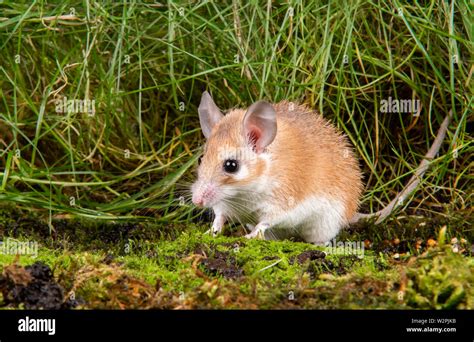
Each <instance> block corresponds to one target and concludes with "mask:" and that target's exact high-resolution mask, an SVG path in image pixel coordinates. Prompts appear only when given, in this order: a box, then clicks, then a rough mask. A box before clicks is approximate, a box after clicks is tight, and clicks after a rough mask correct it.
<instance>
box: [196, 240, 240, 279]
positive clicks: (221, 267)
mask: <svg viewBox="0 0 474 342" xmlns="http://www.w3.org/2000/svg"><path fill="white" fill-rule="evenodd" d="M206 249H207V252H206ZM195 254H198V255H202V256H203V257H204V258H203V259H202V260H201V265H202V267H203V268H204V271H205V272H206V273H207V274H209V275H211V276H222V277H224V278H226V279H237V278H240V277H242V276H243V275H244V271H243V269H242V268H240V266H239V265H238V264H237V261H236V259H235V257H234V256H233V255H231V254H230V253H228V252H221V251H218V250H217V249H216V247H215V246H212V247H210V248H205V247H204V246H199V247H198V248H196V250H195ZM208 255H210V256H209V257H208Z"/></svg>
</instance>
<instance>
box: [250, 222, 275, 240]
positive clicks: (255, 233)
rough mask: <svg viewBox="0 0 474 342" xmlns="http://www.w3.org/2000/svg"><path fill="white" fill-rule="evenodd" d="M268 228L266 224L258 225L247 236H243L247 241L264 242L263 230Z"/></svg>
mask: <svg viewBox="0 0 474 342" xmlns="http://www.w3.org/2000/svg"><path fill="white" fill-rule="evenodd" d="M269 227H270V225H269V224H268V223H259V224H257V225H256V226H255V228H254V229H253V230H252V232H250V233H249V234H247V235H245V237H246V238H247V239H260V240H265V230H267V229H268V228H269Z"/></svg>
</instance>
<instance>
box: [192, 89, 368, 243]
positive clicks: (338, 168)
mask: <svg viewBox="0 0 474 342" xmlns="http://www.w3.org/2000/svg"><path fill="white" fill-rule="evenodd" d="M198 113H199V122H200V126H201V130H202V133H203V135H204V137H205V143H204V145H203V155H202V157H201V159H200V162H199V165H198V168H197V179H196V180H195V182H194V183H193V184H192V186H191V193H192V202H193V203H194V204H195V205H196V206H198V207H203V208H211V209H212V211H213V212H214V214H215V218H214V220H213V222H212V226H211V228H210V230H209V233H211V234H213V235H217V234H219V233H221V232H222V229H223V227H224V225H225V224H226V223H227V222H233V223H239V224H241V225H243V226H244V227H246V228H247V229H248V230H249V232H248V234H247V235H245V237H246V238H261V239H267V240H282V239H291V238H296V239H301V240H303V241H305V242H309V243H313V244H325V243H327V242H328V241H330V240H332V239H333V238H334V237H335V236H336V235H337V234H338V233H339V232H340V230H341V229H342V228H344V227H345V226H346V225H347V224H348V223H349V222H350V219H351V218H352V217H353V216H354V215H355V213H356V212H357V209H358V206H359V199H360V196H361V193H362V189H363V182H362V175H361V170H360V167H359V162H358V159H357V157H356V154H355V152H354V148H353V147H352V146H351V144H350V142H349V139H348V137H347V136H346V135H345V134H343V133H342V132H341V131H340V130H338V129H337V128H336V126H335V125H333V124H332V123H331V122H330V121H329V120H327V119H325V118H324V117H323V116H322V115H321V114H319V113H318V112H317V111H315V110H312V109H310V108H309V107H308V106H306V105H303V104H297V103H293V102H290V101H286V100H284V101H281V102H278V103H275V104H272V103H269V102H267V101H257V102H255V103H253V104H252V105H251V106H250V107H248V108H247V109H239V108H235V109H232V110H230V111H228V113H227V114H226V115H224V114H223V113H222V112H221V110H220V109H219V108H218V107H217V105H216V104H215V102H214V100H213V99H212V97H211V95H210V94H209V93H208V92H207V91H205V92H204V93H203V94H202V97H201V102H200V104H199V107H198Z"/></svg>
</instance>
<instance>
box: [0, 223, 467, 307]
mask: <svg viewBox="0 0 474 342" xmlns="http://www.w3.org/2000/svg"><path fill="white" fill-rule="evenodd" d="M0 222H1V223H0V231H2V236H3V237H4V239H6V238H7V237H8V236H12V237H13V238H15V239H18V241H35V242H38V243H39V249H38V255H37V256H36V257H34V256H31V255H21V256H19V258H18V260H17V262H18V263H19V264H20V265H29V264H32V263H34V262H35V261H43V262H45V263H46V264H47V265H49V266H50V267H51V268H52V270H53V272H54V276H55V279H56V280H57V281H58V283H59V284H60V285H61V286H62V287H63V289H64V293H65V295H67V296H70V295H71V294H72V295H74V296H75V297H76V298H80V303H79V304H80V305H79V307H86V308H148V307H160V308H292V307H295V308H320V309H326V308H341V309H342V308H348V309H352V308H395V309H403V308H434V309H446V308H474V303H473V297H474V289H473V288H472V285H471V284H473V283H474V276H473V274H474V272H473V271H474V259H473V258H472V256H471V254H470V252H469V247H470V243H469V242H468V241H466V240H464V239H462V236H461V235H460V234H459V232H456V231H455V230H452V229H451V228H450V227H451V226H447V228H446V229H442V230H441V231H442V234H440V233H439V231H440V230H439V228H440V227H439V228H438V230H437V231H436V230H433V231H431V230H430V232H429V233H428V234H424V233H423V232H420V231H418V234H414V233H412V232H410V231H409V230H408V229H407V230H405V231H401V232H398V233H396V232H395V230H394V229H393V228H390V223H389V224H388V225H387V227H388V228H387V231H384V232H382V233H377V234H375V233H374V232H373V231H372V228H371V227H368V229H367V231H366V232H365V234H364V233H363V232H361V231H359V230H356V231H353V232H351V230H350V229H349V230H347V231H345V232H344V233H343V234H341V235H340V236H339V237H338V241H358V240H359V239H361V237H362V236H363V237H365V238H366V239H367V240H370V243H371V244H372V247H371V248H370V249H366V250H364V254H363V257H358V256H356V255H350V254H334V253H333V252H334V250H331V249H329V248H326V247H317V246H314V245H311V244H307V243H302V242H293V241H262V240H247V239H244V238H238V237H230V236H218V237H212V236H210V235H207V234H204V233H203V232H204V231H205V230H206V229H207V227H204V226H199V225H189V226H187V228H186V227H183V226H176V225H173V226H169V225H165V226H162V225H153V224H123V223H117V224H114V223H108V224H107V225H104V224H103V223H96V222H88V221H80V222H79V221H63V222H59V224H56V231H55V232H52V233H49V232H48V229H47V226H45V224H44V223H41V222H40V221H38V222H36V225H35V226H34V227H33V228H32V227H31V226H30V224H31V222H32V219H27V218H25V219H23V221H20V223H22V224H24V226H21V225H20V228H22V229H15V230H11V229H10V228H11V225H12V221H11V220H9V219H7V218H5V217H3V219H2V221H0ZM15 222H18V220H15ZM391 222H393V221H391ZM15 224H17V225H18V223H15ZM59 228H60V229H59ZM385 228H386V227H384V228H382V227H379V228H378V229H379V230H383V229H385ZM165 231H166V232H167V233H166V234H164V232H165ZM14 232H17V233H14ZM18 232H19V233H18ZM395 233H396V234H395ZM454 236H458V238H459V240H458V241H457V242H456V246H454V245H453V244H452V243H451V237H454ZM398 237H400V240H401V241H400V242H396V243H395V242H393V241H394V239H395V238H398ZM428 237H434V239H437V241H439V244H438V245H436V244H434V246H433V247H432V248H426V246H427V243H426V242H425V243H423V244H421V245H419V246H418V247H416V246H415V245H413V244H412V245H411V246H410V243H411V242H413V241H415V242H416V241H418V240H419V239H427V238H428ZM461 240H462V241H461ZM387 241H389V242H390V241H391V242H390V243H389V244H387ZM424 241H426V240H424ZM433 241H434V240H433ZM443 241H445V243H443ZM418 244H419V243H418ZM432 244H433V243H432ZM420 246H421V247H420ZM454 247H456V249H457V253H454V252H453V251H452V249H453V248H454ZM318 251H319V252H318ZM321 251H324V252H326V253H327V255H323V254H322V253H321ZM339 252H341V250H339ZM15 260H16V256H14V255H8V254H0V272H3V268H4V267H6V266H8V265H10V264H12V263H13V262H15ZM0 292H1V291H0ZM0 305H2V302H1V299H0ZM5 308H9V307H5Z"/></svg>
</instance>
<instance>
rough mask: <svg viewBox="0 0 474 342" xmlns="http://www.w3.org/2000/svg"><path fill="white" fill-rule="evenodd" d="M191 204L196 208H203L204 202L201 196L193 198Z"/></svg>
mask: <svg viewBox="0 0 474 342" xmlns="http://www.w3.org/2000/svg"><path fill="white" fill-rule="evenodd" d="M193 203H194V204H195V205H197V206H198V207H203V206H204V200H203V198H202V196H199V197H197V196H193Z"/></svg>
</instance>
